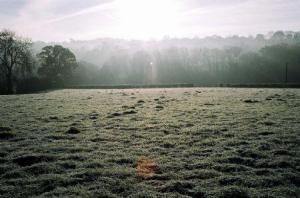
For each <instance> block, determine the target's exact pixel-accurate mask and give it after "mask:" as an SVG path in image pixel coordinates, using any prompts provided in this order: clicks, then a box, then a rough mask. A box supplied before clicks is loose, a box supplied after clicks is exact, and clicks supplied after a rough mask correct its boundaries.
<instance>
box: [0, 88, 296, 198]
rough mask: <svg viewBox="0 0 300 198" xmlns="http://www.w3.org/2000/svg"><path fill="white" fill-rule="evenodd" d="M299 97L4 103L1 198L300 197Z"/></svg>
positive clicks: (80, 93) (111, 95) (160, 94)
mask: <svg viewBox="0 0 300 198" xmlns="http://www.w3.org/2000/svg"><path fill="white" fill-rule="evenodd" d="M299 145H300V89H254V88H253V89H246V88H239V89H236V88H178V89H177V88H174V89H127V90H98V89H94V90H71V89H68V90H67V89H66V90H56V91H50V92H45V93H39V94H28V95H14V96H13V95H10V96H0V197H55V196H60V197H199V198H201V197H207V198H209V197H211V198H212V197H223V198H238V197H241V198H247V197H251V198H252V197H253V198H258V197H260V198H267V197H268V198H271V197H274V198H280V197H282V198H289V197H291V198H292V197H293V198H298V197H299V195H300V190H299V187H300V146H299Z"/></svg>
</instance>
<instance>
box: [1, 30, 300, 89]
mask: <svg viewBox="0 0 300 198" xmlns="http://www.w3.org/2000/svg"><path fill="white" fill-rule="evenodd" d="M267 37H268V38H267ZM74 43H75V44H78V45H79V46H80V48H74V47H72V45H73V44H74ZM94 43H97V42H94ZM220 43H223V45H220ZM37 44H39V43H33V42H31V41H30V39H25V38H22V37H18V36H17V35H16V34H15V33H14V32H11V31H9V30H3V31H1V32H0V72H1V73H0V93H5V94H12V93H16V92H17V93H26V92H32V91H39V90H43V89H49V88H61V87H64V86H68V85H121V84H128V85H151V84H183V83H192V84H202V85H210V84H248V83H251V84H268V83H284V82H285V81H286V80H288V82H289V83H300V33H299V32H283V31H278V32H275V33H273V34H272V35H257V36H256V37H255V38H252V37H250V38H246V37H238V36H237V37H229V38H222V37H217V36H214V37H209V38H205V39H170V38H166V39H164V40H162V41H151V42H147V43H145V42H142V41H124V40H102V41H101V45H99V44H97V46H94V48H91V49H92V50H91V51H90V53H84V52H86V50H85V48H88V47H89V44H87V42H79V41H71V42H70V43H63V44H62V45H63V46H64V47H63V46H62V45H60V44H55V43H54V44H53V45H47V44H46V45H44V44H43V45H41V47H39V48H37V47H36V45H37ZM90 44H93V42H91V43H90ZM65 46H67V47H65ZM69 48H71V49H72V51H71V49H69ZM37 49H38V50H37ZM75 54H76V56H77V57H79V61H77V58H76V56H75ZM91 54H92V55H91ZM96 58H98V60H100V61H98V62H96V63H97V64H93V63H91V62H93V61H92V60H96ZM89 60H91V61H89ZM94 63H95V62H94ZM286 71H287V73H286ZM286 78H287V79H286Z"/></svg>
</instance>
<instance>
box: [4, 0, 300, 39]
mask: <svg viewBox="0 0 300 198" xmlns="http://www.w3.org/2000/svg"><path fill="white" fill-rule="evenodd" d="M299 8H300V0H0V29H2V28H8V29H12V30H14V31H17V33H18V34H21V35H23V36H26V37H30V38H32V39H33V40H43V41H62V40H69V39H81V40H87V39H94V38H101V37H113V38H126V39H152V38H155V39H159V38H162V37H163V36H167V35H168V36H170V37H194V36H199V37H203V36H208V35H221V36H227V35H235V34H237V35H255V34H257V33H267V32H269V31H276V30H293V31H299V30H300V11H299Z"/></svg>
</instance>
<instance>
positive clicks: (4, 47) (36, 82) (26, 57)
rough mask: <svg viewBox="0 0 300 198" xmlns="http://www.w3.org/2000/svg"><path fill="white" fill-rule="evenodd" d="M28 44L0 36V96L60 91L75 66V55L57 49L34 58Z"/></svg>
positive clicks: (8, 35) (6, 34) (5, 34)
mask: <svg viewBox="0 0 300 198" xmlns="http://www.w3.org/2000/svg"><path fill="white" fill-rule="evenodd" d="M31 47H32V42H31V41H30V40H29V39H24V38H22V37H19V36H17V35H16V34H15V33H14V32H12V31H9V30H3V31H1V32H0V71H1V73H0V93H3V94H13V93H17V92H19V93H22V92H32V91H40V90H43V89H49V88H57V87H61V86H62V85H64V84H65V83H67V82H68V81H69V80H70V79H71V77H72V72H73V71H74V69H75V68H76V66H77V61H76V57H75V55H74V54H73V53H72V52H71V51H70V50H69V49H67V48H64V47H62V46H60V45H54V46H46V47H44V48H43V49H42V50H41V52H39V53H38V54H36V55H34V54H33V51H32V49H31Z"/></svg>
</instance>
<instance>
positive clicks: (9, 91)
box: [6, 72, 14, 94]
mask: <svg viewBox="0 0 300 198" xmlns="http://www.w3.org/2000/svg"><path fill="white" fill-rule="evenodd" d="M6 88H7V90H6V91H7V94H13V92H14V91H13V81H12V73H11V72H9V73H8V74H7V75H6Z"/></svg>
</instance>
